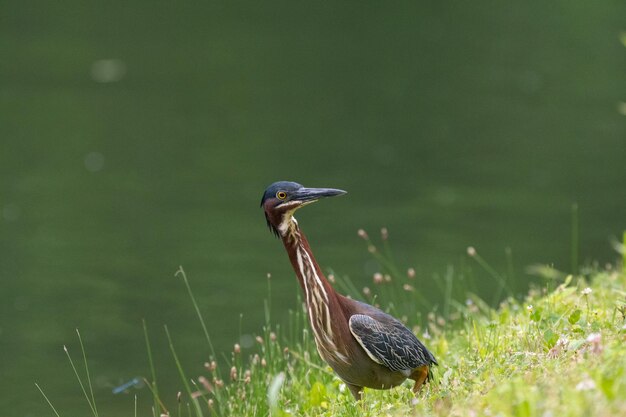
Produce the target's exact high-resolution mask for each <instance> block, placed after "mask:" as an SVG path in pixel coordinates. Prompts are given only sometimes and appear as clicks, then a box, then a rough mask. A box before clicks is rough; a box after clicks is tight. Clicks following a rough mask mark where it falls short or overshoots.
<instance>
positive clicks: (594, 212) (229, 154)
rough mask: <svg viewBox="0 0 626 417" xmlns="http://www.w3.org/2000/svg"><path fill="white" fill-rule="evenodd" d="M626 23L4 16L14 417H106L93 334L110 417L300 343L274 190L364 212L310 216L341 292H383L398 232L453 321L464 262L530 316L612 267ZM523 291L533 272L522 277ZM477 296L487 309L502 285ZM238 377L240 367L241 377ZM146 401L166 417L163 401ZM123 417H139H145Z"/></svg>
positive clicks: (521, 16) (447, 7)
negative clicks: (220, 355) (270, 342)
mask: <svg viewBox="0 0 626 417" xmlns="http://www.w3.org/2000/svg"><path fill="white" fill-rule="evenodd" d="M624 16H626V3H625V2H623V1H617V0H614V1H603V2H587V1H578V0H577V1H571V0H568V1H554V2H544V1H529V2H519V3H511V2H507V3H498V2H492V1H483V0H479V1H473V2H466V3H458V2H457V3H455V4H454V5H452V4H445V3H442V2H435V1H433V2H408V1H406V2H404V1H401V2H392V3H388V2H387V3H382V2H376V3H374V2H356V1H347V2H321V3H320V2H314V3H311V2H293V1H274V2H270V3H267V2H255V1H234V2H185V3H175V2H167V1H156V2H155V1H123V2H122V1H111V2H83V1H63V2H49V1H31V2H22V1H5V2H3V3H2V4H1V5H0V141H1V142H0V280H1V281H0V312H1V315H0V375H1V376H2V377H1V378H0V409H2V410H5V414H6V413H8V414H9V415H15V416H39V415H51V410H50V409H49V408H48V406H47V405H46V404H45V401H44V400H43V398H42V397H41V396H40V394H39V393H38V392H37V390H36V388H35V386H34V383H35V382H38V383H39V384H40V385H41V386H42V387H43V388H44V390H45V391H46V393H47V394H48V396H49V397H50V399H51V400H52V402H53V404H55V405H56V406H57V408H58V409H59V411H60V412H61V414H62V415H63V416H79V415H86V414H88V413H89V409H88V406H87V404H86V402H85V400H84V398H83V397H82V393H81V391H80V388H79V386H78V384H77V382H76V381H75V378H74V375H73V373H72V370H71V367H70V365H69V363H68V361H67V358H66V357H65V354H64V352H63V348H62V347H63V345H67V346H68V348H69V349H70V352H71V353H73V356H74V359H75V361H77V362H80V350H79V346H78V344H77V339H76V335H75V328H77V327H78V328H80V329H81V333H82V335H83V338H84V340H85V347H86V350H87V354H88V359H89V363H90V366H91V372H92V374H91V376H92V379H93V381H94V384H95V388H96V393H95V394H96V399H97V400H98V404H99V408H100V412H101V413H102V414H103V415H105V414H106V415H130V413H132V404H133V398H132V395H124V394H121V395H113V394H112V393H111V389H112V387H114V386H116V385H118V384H120V383H122V382H125V381H127V380H129V379H131V378H133V377H135V376H144V375H147V374H148V373H149V368H148V361H147V355H146V351H145V345H144V341H143V340H144V339H143V333H142V326H141V319H142V318H145V319H146V320H147V323H148V328H149V331H150V336H151V338H152V340H153V350H154V356H155V362H156V364H157V374H158V376H159V378H160V380H161V382H162V384H163V391H162V392H163V397H164V398H165V399H169V400H170V401H173V400H174V398H175V395H176V392H177V391H178V390H179V389H181V387H180V386H179V385H180V382H179V379H178V376H177V374H176V370H175V368H174V365H173V360H172V358H171V355H170V353H169V351H168V348H167V344H166V339H165V336H164V332H163V325H164V324H168V325H169V327H170V331H171V333H172V336H173V338H174V340H175V344H176V347H177V349H178V352H179V354H180V356H181V358H182V361H183V365H184V366H185V367H186V369H187V370H188V372H189V375H191V376H194V375H198V374H200V373H202V369H203V368H202V363H203V362H204V361H205V360H207V359H208V352H207V349H206V347H205V343H204V339H203V336H202V333H201V328H200V326H199V324H198V322H197V321H196V319H195V316H194V312H193V307H192V306H191V304H190V302H189V299H188V296H187V294H186V292H185V288H184V285H183V283H182V281H181V280H180V279H178V278H175V277H174V272H175V271H176V270H177V268H178V266H179V265H182V266H183V267H184V268H185V270H186V272H187V274H188V276H189V278H190V282H191V285H192V287H193V288H194V291H195V294H196V297H197V298H198V302H199V304H200V307H201V309H202V311H203V313H204V314H205V317H206V318H207V321H208V326H209V331H210V333H211V335H212V337H213V341H214V344H215V347H216V350H217V351H218V352H222V351H225V352H229V351H230V350H231V349H232V345H233V343H235V342H240V343H242V344H243V345H244V350H245V348H246V347H247V346H248V345H249V342H250V340H251V337H250V335H254V334H258V333H259V332H260V329H261V326H262V324H263V322H264V318H263V299H264V298H265V297H266V294H267V286H268V283H267V280H268V279H267V277H266V275H267V273H271V275H272V278H271V281H272V283H271V285H272V306H273V307H272V310H273V311H272V314H273V317H274V319H275V321H276V322H280V321H281V319H282V318H283V317H284V316H285V312H286V311H287V310H288V309H290V308H291V309H292V308H296V307H297V302H296V294H297V293H298V291H299V288H298V287H297V283H296V280H295V278H294V275H293V272H292V271H291V269H290V265H289V262H288V260H287V256H286V255H285V254H284V253H283V248H282V245H281V244H280V241H278V240H277V239H275V238H274V237H273V236H272V235H270V233H269V232H268V230H267V228H266V225H265V219H264V217H263V213H262V211H261V209H260V208H259V202H260V199H261V196H262V193H263V191H264V189H265V188H266V187H267V186H268V185H269V184H270V183H272V182H274V181H277V180H292V181H297V182H300V183H303V184H305V185H307V186H314V187H315V186H317V187H336V188H342V189H345V190H348V192H349V194H348V195H346V196H344V197H342V198H337V199H332V200H328V201H323V202H320V203H319V204H317V205H315V206H314V207H311V208H307V209H305V210H302V211H301V212H299V217H298V218H299V221H300V225H301V226H302V228H303V230H304V231H305V232H306V233H307V234H308V236H309V239H310V241H311V245H312V247H313V250H314V251H315V253H316V255H317V258H318V260H319V261H320V263H321V264H322V265H323V267H324V269H325V270H326V271H329V270H330V269H331V268H332V270H333V271H334V272H335V274H336V275H338V276H348V277H350V279H351V280H352V281H353V282H354V283H355V285H357V286H358V287H359V288H361V287H363V286H366V285H371V282H372V274H373V273H374V272H376V271H377V269H378V266H377V265H376V263H375V262H373V261H372V257H371V255H370V254H369V253H368V252H367V249H366V244H365V243H364V242H363V241H362V240H360V239H359V238H358V237H357V233H356V232H357V230H358V229H359V228H364V229H365V230H367V231H368V232H369V234H370V235H371V236H372V237H373V238H374V239H379V238H378V234H379V230H380V228H381V227H387V228H388V230H389V234H390V242H391V245H392V247H393V253H394V257H395V259H396V261H397V263H398V266H399V267H400V268H401V269H403V270H405V269H406V268H408V267H413V268H415V270H416V272H417V277H416V279H417V280H418V281H417V283H418V288H419V290H420V291H422V293H423V294H424V296H425V297H426V298H428V299H430V300H431V301H432V303H433V305H437V302H438V300H439V299H441V297H442V295H441V292H440V291H439V290H438V287H437V285H436V282H435V281H436V279H437V278H436V277H438V276H441V275H442V274H444V273H445V271H446V270H448V268H457V269H458V268H459V265H461V264H463V263H468V262H470V261H471V260H468V259H467V255H466V249H467V247H468V246H473V247H475V248H476V250H477V251H478V253H479V254H480V255H481V256H482V257H483V258H484V259H486V260H488V262H489V263H490V264H491V265H492V266H493V267H494V268H495V269H496V270H498V271H506V270H507V258H506V256H505V251H507V250H508V249H510V251H511V253H512V259H513V269H514V276H515V281H514V282H512V283H511V286H512V287H513V290H514V291H515V293H516V294H522V293H524V292H525V291H526V290H527V288H528V286H529V283H530V282H531V281H533V280H536V281H538V282H539V280H540V279H539V278H537V277H533V276H529V275H528V274H527V273H526V272H525V271H526V269H525V268H526V267H527V266H528V265H530V264H547V265H552V266H554V267H555V268H558V269H560V270H563V271H565V272H568V271H570V270H571V262H572V259H571V253H570V252H571V251H570V246H571V222H572V217H571V212H572V205H573V204H577V205H578V210H579V216H580V230H579V231H580V254H581V255H580V259H579V261H580V262H581V263H585V262H590V261H597V262H599V263H601V264H604V263H605V262H611V261H613V260H614V259H615V258H616V257H617V254H616V253H615V252H613V250H612V249H611V246H610V244H609V241H610V238H611V237H612V236H620V235H621V233H622V231H623V230H624V229H625V228H626V216H625V214H626V190H625V184H626V124H625V122H626V103H625V102H626V94H625V93H626V78H625V75H626V73H625V70H626V48H625V46H626V34H625V32H624V31H626V26H625V25H624ZM511 275H512V274H511ZM475 277H476V278H477V279H478V285H477V291H478V292H479V293H480V294H483V295H484V294H490V293H491V292H492V288H493V285H494V282H493V279H492V278H491V277H489V275H488V274H486V273H482V272H480V271H478V272H476V274H475ZM227 355H228V354H227ZM135 392H138V393H139V396H140V397H139V402H140V411H141V412H143V413H144V415H149V406H150V404H151V400H150V393H149V392H148V390H147V389H146V388H144V389H143V390H140V391H135ZM123 413H124V414H123Z"/></svg>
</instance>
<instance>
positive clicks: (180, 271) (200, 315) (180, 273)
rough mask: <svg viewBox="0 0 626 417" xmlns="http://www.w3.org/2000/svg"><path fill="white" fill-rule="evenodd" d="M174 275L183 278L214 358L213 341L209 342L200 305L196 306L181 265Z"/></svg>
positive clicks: (209, 337) (209, 338)
mask: <svg viewBox="0 0 626 417" xmlns="http://www.w3.org/2000/svg"><path fill="white" fill-rule="evenodd" d="M174 275H175V276H179V275H180V276H181V277H182V278H183V282H184V283H185V287H186V288H187V293H188V294H189V298H191V303H192V304H193V308H194V309H195V310H196V315H197V316H198V320H200V324H201V325H202V331H203V332H204V337H205V338H206V341H207V343H208V344H209V349H210V354H211V356H212V357H213V358H215V349H214V348H213V342H211V336H209V331H208V330H207V327H206V324H205V322H204V317H202V313H201V312H200V307H198V303H197V302H196V297H194V295H193V291H191V286H190V285H189V281H188V280H187V274H185V271H184V270H183V267H182V266H180V267H178V271H176V274H174Z"/></svg>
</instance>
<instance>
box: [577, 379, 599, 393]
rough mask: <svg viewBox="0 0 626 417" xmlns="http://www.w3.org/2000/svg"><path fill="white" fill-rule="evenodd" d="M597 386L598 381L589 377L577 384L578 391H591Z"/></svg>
mask: <svg viewBox="0 0 626 417" xmlns="http://www.w3.org/2000/svg"><path fill="white" fill-rule="evenodd" d="M595 388H596V383H595V382H593V379H591V378H589V377H587V378H585V379H583V380H582V381H580V382H579V383H578V384H576V391H589V390H592V389H595Z"/></svg>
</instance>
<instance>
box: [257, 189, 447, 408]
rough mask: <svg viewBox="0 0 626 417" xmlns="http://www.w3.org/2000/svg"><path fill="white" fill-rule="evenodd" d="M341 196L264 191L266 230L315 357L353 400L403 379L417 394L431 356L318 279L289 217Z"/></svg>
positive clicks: (404, 332)
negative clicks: (281, 251)
mask: <svg viewBox="0 0 626 417" xmlns="http://www.w3.org/2000/svg"><path fill="white" fill-rule="evenodd" d="M345 193H346V192H345V191H343V190H336V189H332V188H305V187H303V186H302V185H300V184H298V183H295V182H288V181H280V182H275V183H274V184H272V185H270V186H269V187H268V188H267V190H265V193H264V194H263V199H262V200H261V207H263V209H264V211H265V217H266V219H267V225H268V227H269V228H270V230H271V231H272V232H273V233H274V234H275V235H276V236H277V237H280V239H282V241H283V244H284V246H285V249H286V250H287V254H288V255H289V260H290V261H291V265H292V266H293V269H294V270H295V273H296V276H297V278H298V281H299V282H300V286H301V287H302V290H303V291H304V297H305V303H306V309H307V311H308V317H309V322H310V324H311V329H312V330H313V335H314V337H315V344H316V345H317V351H318V352H319V354H320V356H321V357H322V359H324V360H325V361H326V362H327V363H328V365H330V367H331V368H332V369H333V370H334V371H335V373H336V374H337V375H339V377H340V378H341V379H342V380H343V381H344V382H345V383H346V386H348V388H350V391H351V392H352V395H353V396H354V398H355V399H356V400H360V399H361V393H362V392H363V388H364V387H368V388H374V389H389V388H392V387H395V386H397V385H400V384H401V383H402V382H404V380H406V379H407V378H410V379H413V380H414V381H415V386H414V387H413V391H414V392H415V393H416V394H417V393H418V392H419V390H420V389H421V387H422V385H423V384H424V383H425V381H427V380H429V379H430V378H431V375H432V374H431V369H430V368H431V366H432V365H437V361H436V360H435V357H434V356H433V354H432V353H430V352H429V351H428V349H426V347H425V346H424V345H423V344H422V342H420V341H419V340H418V339H417V337H415V335H414V334H413V333H412V332H411V331H410V330H409V329H407V328H406V327H405V326H404V325H403V324H402V323H401V322H400V321H399V320H397V319H395V318H394V317H392V316H390V315H389V314H386V313H384V312H382V311H380V310H379V309H377V308H375V307H372V306H371V305H368V304H365V303H362V302H359V301H355V300H352V299H350V298H348V297H344V296H343V295H341V294H339V293H337V292H336V291H335V290H334V289H333V287H332V286H331V285H330V283H329V282H328V280H326V278H325V277H324V274H323V273H322V271H321V269H320V266H319V265H318V264H317V262H316V260H315V257H314V256H313V252H312V251H311V247H310V246H309V242H308V241H307V239H306V237H305V236H304V233H302V231H301V230H300V227H299V226H298V222H297V221H296V219H295V218H294V217H293V214H294V212H295V211H296V210H298V209H299V208H301V207H303V206H306V205H308V204H311V203H313V202H315V201H317V200H319V199H321V198H324V197H332V196H336V195H342V194H345Z"/></svg>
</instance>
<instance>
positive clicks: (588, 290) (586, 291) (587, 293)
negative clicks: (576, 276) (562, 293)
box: [580, 287, 592, 296]
mask: <svg viewBox="0 0 626 417" xmlns="http://www.w3.org/2000/svg"><path fill="white" fill-rule="evenodd" d="M591 292H592V289H591V288H589V287H587V288H585V289H584V290H582V291H581V292H580V293H581V294H582V295H585V296H587V295H589V294H591Z"/></svg>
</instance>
